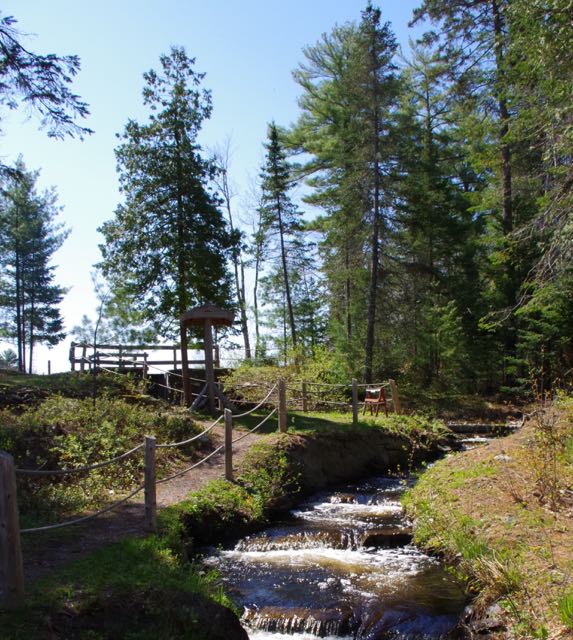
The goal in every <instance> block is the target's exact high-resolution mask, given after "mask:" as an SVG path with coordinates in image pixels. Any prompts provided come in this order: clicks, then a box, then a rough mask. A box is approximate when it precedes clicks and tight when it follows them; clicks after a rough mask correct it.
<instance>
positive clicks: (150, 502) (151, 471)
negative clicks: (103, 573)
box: [145, 436, 157, 533]
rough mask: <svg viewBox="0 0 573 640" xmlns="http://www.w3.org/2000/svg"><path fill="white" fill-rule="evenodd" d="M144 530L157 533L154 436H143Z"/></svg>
mask: <svg viewBox="0 0 573 640" xmlns="http://www.w3.org/2000/svg"><path fill="white" fill-rule="evenodd" d="M145 528H146V529H147V531H151V532H152V533H155V532H156V531H157V487H156V485H155V437H154V436H145Z"/></svg>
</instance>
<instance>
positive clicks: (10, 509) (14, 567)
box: [0, 452, 24, 609]
mask: <svg viewBox="0 0 573 640" xmlns="http://www.w3.org/2000/svg"><path fill="white" fill-rule="evenodd" d="M23 603H24V570H23V567H22V548H21V545H20V522H19V516H18V498H17V491H16V472H15V470H14V459H13V458H12V456H11V455H9V454H7V453H4V452H0V607H1V608H3V609H14V608H16V607H19V606H21V605H22V604H23Z"/></svg>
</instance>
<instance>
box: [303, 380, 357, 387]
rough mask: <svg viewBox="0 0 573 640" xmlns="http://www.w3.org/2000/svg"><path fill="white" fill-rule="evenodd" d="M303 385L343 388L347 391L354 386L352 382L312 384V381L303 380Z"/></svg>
mask: <svg viewBox="0 0 573 640" xmlns="http://www.w3.org/2000/svg"><path fill="white" fill-rule="evenodd" d="M300 382H301V384H302V383H303V382H304V383H305V384H310V385H312V386H314V387H342V388H343V389H347V388H348V387H351V386H352V382H348V383H346V384H344V383H336V384H335V383H331V382H311V381H310V380H301V381H300Z"/></svg>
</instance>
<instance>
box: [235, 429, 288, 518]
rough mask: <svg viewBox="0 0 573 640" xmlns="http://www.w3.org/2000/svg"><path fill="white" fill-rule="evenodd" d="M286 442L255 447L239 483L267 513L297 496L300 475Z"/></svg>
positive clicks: (246, 458) (243, 466)
mask: <svg viewBox="0 0 573 640" xmlns="http://www.w3.org/2000/svg"><path fill="white" fill-rule="evenodd" d="M285 445H286V438H283V439H281V440H279V441H278V442H277V443H276V444H273V445H270V444H269V443H259V444H257V445H254V446H253V447H251V448H250V449H249V450H248V451H247V453H246V455H245V458H244V460H243V464H242V468H241V475H240V477H239V479H238V481H239V482H240V483H241V485H242V486H244V487H245V489H247V491H248V492H249V493H250V494H252V495H254V496H255V497H256V500H257V501H258V502H259V504H260V508H261V509H262V512H263V513H265V514H266V513H268V512H269V511H271V510H272V509H273V508H275V507H276V506H277V505H280V503H281V501H283V500H284V499H285V498H286V497H292V496H294V495H296V494H297V492H298V490H299V486H298V481H297V478H298V474H297V472H296V470H295V469H293V468H292V463H291V462H290V461H289V458H288V455H287V452H286V450H285Z"/></svg>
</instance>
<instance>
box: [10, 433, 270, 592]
mask: <svg viewBox="0 0 573 640" xmlns="http://www.w3.org/2000/svg"><path fill="white" fill-rule="evenodd" d="M223 437H224V432H223V427H219V426H217V427H215V428H214V429H213V432H212V438H211V442H212V448H211V449H210V450H211V451H212V450H214V449H215V448H217V447H218V446H219V445H220V444H222V442H223ZM260 438H261V436H260V435H258V434H256V433H253V434H251V435H248V436H247V437H245V438H243V439H242V440H240V441H239V442H237V443H235V444H234V445H233V466H235V467H236V466H238V465H239V464H240V462H241V461H242V459H243V456H244V454H245V452H246V451H247V449H248V448H249V447H250V446H251V445H252V444H254V443H255V442H256V441H257V440H259V439H260ZM208 453H209V450H203V455H207V454H208ZM186 466H189V462H187V463H186V464H184V465H181V469H184V468H185V467H186ZM224 466H225V457H224V453H223V451H220V452H218V453H216V454H215V455H213V456H212V457H211V458H209V460H207V461H206V462H205V463H204V464H202V465H200V466H198V467H196V468H195V469H192V470H191V471H188V472H187V473H185V474H183V475H182V476H179V477H178V478H174V479H173V480H171V481H170V482H166V483H165V484H161V485H158V487H157V504H158V507H159V508H160V509H161V508H162V507H166V506H168V505H171V504H176V503H178V502H181V501H182V500H183V499H185V497H186V496H187V494H188V493H189V492H190V491H196V490H197V489H199V488H200V487H202V486H203V485H204V484H206V483H207V482H209V480H213V479H216V478H222V477H223V474H224ZM173 471H174V472H175V471H177V469H174V470H173ZM144 535H147V534H146V532H145V530H144V504H143V495H142V493H140V494H139V495H138V496H136V497H134V498H133V500H130V501H129V502H127V503H125V504H123V505H121V506H120V507H118V508H117V509H115V510H114V511H110V512H108V513H106V514H104V515H102V516H100V517H98V518H94V519H93V520H90V521H88V522H86V523H84V524H78V525H73V526H70V527H65V528H63V529H57V530H55V531H53V532H42V533H29V534H23V536H22V547H23V549H22V555H23V559H24V576H25V581H26V583H27V584H30V582H32V581H35V580H37V579H39V578H42V577H44V576H46V575H48V574H49V573H50V572H51V571H53V570H54V569H58V568H61V567H63V566H65V565H66V564H68V563H70V562H72V561H74V560H77V559H79V558H82V557H84V556H86V555H88V554H89V553H91V552H93V551H95V550H97V549H100V548H102V547H104V546H106V545H108V544H110V543H113V542H117V541H118V540H121V539H122V538H126V537H128V536H144Z"/></svg>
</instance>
